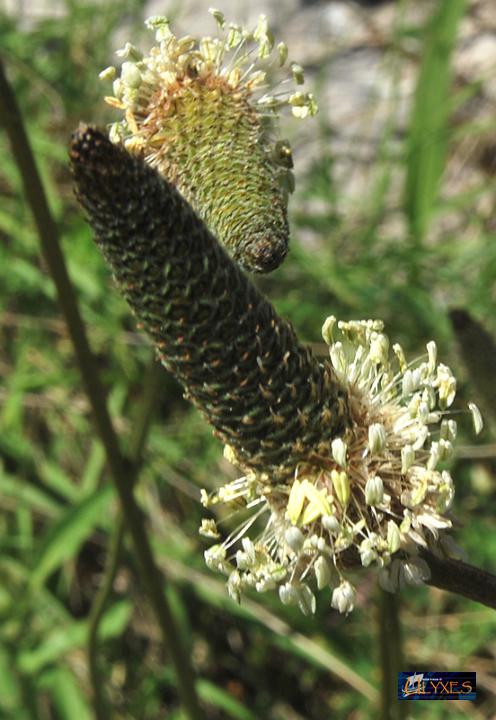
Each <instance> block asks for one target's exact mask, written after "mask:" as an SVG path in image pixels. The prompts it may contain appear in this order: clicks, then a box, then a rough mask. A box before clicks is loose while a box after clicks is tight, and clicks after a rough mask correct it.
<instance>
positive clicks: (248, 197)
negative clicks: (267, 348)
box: [101, 9, 317, 272]
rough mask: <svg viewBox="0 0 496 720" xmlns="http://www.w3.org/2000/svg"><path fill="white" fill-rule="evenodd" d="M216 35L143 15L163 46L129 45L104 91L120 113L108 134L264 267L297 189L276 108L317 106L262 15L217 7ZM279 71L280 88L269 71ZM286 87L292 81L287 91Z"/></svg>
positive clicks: (300, 112)
mask: <svg viewBox="0 0 496 720" xmlns="http://www.w3.org/2000/svg"><path fill="white" fill-rule="evenodd" d="M210 13H211V14H212V15H213V18H214V20H215V22H216V24H217V35H216V36H215V37H204V38H201V39H199V40H198V39H195V38H193V37H190V36H185V37H176V36H175V35H174V34H173V33H172V31H171V29H170V25H169V21H168V19H167V18H165V17H152V18H149V19H148V20H147V22H146V25H147V27H148V28H149V29H150V30H152V31H154V33H155V38H156V41H157V44H156V45H155V46H154V47H152V48H151V50H150V51H149V54H148V55H146V56H144V55H143V54H142V53H141V52H140V51H139V50H138V49H137V48H135V47H134V46H133V45H131V44H130V43H127V44H126V46H125V47H124V48H123V49H122V50H119V51H118V55H119V56H120V57H121V58H122V60H123V63H122V66H121V70H120V76H119V77H117V78H116V70H115V68H114V67H110V68H107V69H106V70H104V71H103V72H102V73H101V77H102V78H103V79H113V95H112V96H110V97H107V98H106V101H107V102H108V103H109V104H110V105H111V106H112V107H115V108H117V109H119V110H121V111H122V112H123V113H124V118H123V119H122V120H120V121H119V122H116V123H114V124H113V125H112V127H111V131H110V137H111V139H112V140H113V141H114V142H118V143H123V144H124V146H125V147H126V149H127V150H128V151H130V152H132V153H134V154H139V155H141V156H143V157H144V158H145V160H146V161H147V162H149V163H150V164H151V165H152V166H154V167H156V168H157V169H158V170H159V172H160V173H161V174H162V175H163V176H164V177H165V178H166V179H167V180H169V182H172V183H173V184H174V185H176V187H177V188H178V190H179V191H180V192H181V194H182V195H183V196H184V197H185V198H186V199H187V200H188V202H190V203H191V205H192V206H193V208H194V209H195V210H196V212H197V213H198V214H199V215H200V217H201V218H202V219H203V220H204V221H205V222H206V224H207V226H208V227H209V229H210V230H211V231H212V232H213V233H214V234H215V235H216V236H217V237H218V239H219V240H220V241H221V242H222V243H223V244H224V245H225V246H226V248H227V249H228V251H229V252H230V254H231V255H232V256H233V258H234V259H235V260H236V261H237V262H238V263H239V264H240V265H242V266H243V267H245V268H246V269H248V270H250V271H255V272H268V271H270V270H273V269H274V268H275V267H277V266H278V265H279V264H280V262H282V260H283V259H284V257H285V256H286V253H287V249H288V238H289V229H288V223H287V200H288V194H289V193H290V192H292V190H293V187H294V178H293V174H292V172H291V168H292V164H293V163H292V158H291V148H290V145H289V142H288V141H287V140H282V139H280V137H279V134H278V115H279V111H280V110H281V109H282V108H283V107H285V106H286V107H289V108H290V109H291V110H292V113H293V115H295V116H296V117H299V118H304V117H307V116H311V115H314V114H315V113H316V111H317V107H316V104H315V101H314V99H313V97H312V95H311V94H310V93H306V92H303V91H301V89H300V88H301V85H302V84H303V80H304V78H303V70H302V68H301V67H300V66H299V65H297V64H296V63H291V62H288V50H287V47H286V45H285V44H284V43H282V42H281V43H279V44H278V45H276V44H275V41H274V38H273V35H272V33H271V32H270V29H269V27H268V24H267V19H266V17H265V16H263V15H262V16H261V17H260V19H259V21H258V24H257V26H256V27H255V28H253V29H252V30H246V29H244V28H242V27H241V26H240V25H237V24H235V23H227V22H226V21H225V19H224V16H223V14H222V13H221V12H220V11H218V10H214V9H211V10H210ZM275 72H278V73H279V74H282V75H283V78H282V79H281V81H280V88H279V90H278V91H277V92H270V91H269V77H272V75H273V74H274V73H275ZM286 88H287V89H286Z"/></svg>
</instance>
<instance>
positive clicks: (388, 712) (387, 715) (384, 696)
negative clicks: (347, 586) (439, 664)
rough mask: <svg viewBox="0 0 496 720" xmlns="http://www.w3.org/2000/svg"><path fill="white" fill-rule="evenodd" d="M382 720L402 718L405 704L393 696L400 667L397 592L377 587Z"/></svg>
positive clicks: (401, 664)
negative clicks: (395, 593)
mask: <svg viewBox="0 0 496 720" xmlns="http://www.w3.org/2000/svg"><path fill="white" fill-rule="evenodd" d="M378 605H379V651H380V663H381V674H382V682H381V714H380V717H381V720H401V719H402V718H403V717H404V705H403V704H402V703H400V702H398V700H397V699H396V688H397V677H398V672H400V671H401V670H402V669H403V648H402V638H401V622H400V610H399V607H400V605H399V596H398V595H393V594H391V593H388V592H385V591H384V590H379V602H378Z"/></svg>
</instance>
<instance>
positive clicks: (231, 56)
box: [100, 8, 317, 153]
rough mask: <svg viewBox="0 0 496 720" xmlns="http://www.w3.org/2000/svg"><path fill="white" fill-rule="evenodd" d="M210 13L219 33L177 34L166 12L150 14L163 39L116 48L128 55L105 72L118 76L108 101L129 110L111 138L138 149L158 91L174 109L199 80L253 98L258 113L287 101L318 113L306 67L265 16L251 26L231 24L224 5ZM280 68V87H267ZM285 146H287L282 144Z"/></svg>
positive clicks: (297, 112)
mask: <svg viewBox="0 0 496 720" xmlns="http://www.w3.org/2000/svg"><path fill="white" fill-rule="evenodd" d="M209 12H210V13H211V15H213V17H214V19H215V21H216V23H217V28H218V37H204V38H201V39H200V40H198V39H196V38H194V37H191V36H189V35H186V36H184V37H176V36H175V35H174V34H173V33H172V31H171V29H170V22H169V20H168V18H167V17H162V16H156V17H151V18H149V19H148V20H147V21H146V26H147V27H148V28H149V29H150V30H153V31H154V32H155V38H156V41H157V43H158V44H157V45H156V46H154V47H152V48H151V50H150V52H149V54H148V55H147V56H144V55H143V53H142V52H141V51H140V50H139V49H138V48H136V47H135V46H134V45H132V44H131V43H126V45H125V47H124V48H123V49H122V50H118V51H117V55H118V56H119V57H120V58H121V59H122V60H123V63H122V67H121V72H120V76H119V77H117V70H116V68H115V67H114V66H110V67H108V68H106V69H105V70H103V71H102V72H101V73H100V77H101V78H102V79H103V80H112V81H113V95H112V96H110V97H107V98H105V99H106V101H107V103H108V104H110V105H112V106H113V107H116V108H118V109H119V110H123V111H124V112H125V120H123V121H121V122H117V123H114V124H113V125H112V126H111V131H110V137H111V140H113V141H115V142H117V141H123V142H124V143H126V145H127V146H128V147H129V149H131V150H137V149H139V142H140V136H139V133H140V129H141V123H142V122H146V120H147V116H148V115H149V112H150V103H151V102H152V103H153V97H154V96H156V94H157V90H158V89H159V90H160V93H161V95H162V97H164V96H169V99H170V111H171V112H173V105H174V97H175V96H177V94H178V93H179V92H182V91H184V90H185V89H186V88H188V89H190V90H191V91H193V92H194V90H195V86H198V85H199V84H200V83H202V84H204V85H207V86H208V87H209V88H211V89H214V88H218V89H219V92H221V91H222V90H228V91H229V92H230V93H231V94H235V95H238V97H239V98H245V99H247V100H250V102H251V104H252V105H253V107H254V108H255V109H256V111H257V113H258V114H260V115H268V116H269V117H270V118H272V119H273V118H274V117H275V116H276V114H277V111H279V110H280V109H281V108H283V107H284V106H289V107H290V108H291V110H292V113H293V115H294V116H295V117H298V118H305V117H307V116H311V115H315V113H316V112H317V104H316V102H315V100H314V97H313V95H312V94H311V93H308V92H303V91H302V90H301V86H302V85H303V83H304V74H303V68H302V67H301V66H300V65H298V64H297V63H294V62H289V61H288V48H287V46H286V44H285V43H284V42H280V43H278V44H277V45H276V44H275V41H274V37H273V35H272V33H271V31H270V29H269V26H268V22H267V18H266V17H265V15H261V16H260V18H259V21H258V23H257V26H256V27H255V28H253V29H252V30H246V29H245V28H243V27H241V25H238V24H236V23H227V22H226V20H225V18H224V15H223V13H222V12H220V10H216V9H214V8H211V9H210V11H209ZM276 68H279V69H284V68H286V72H285V75H284V77H283V78H282V79H281V80H279V82H278V85H279V86H280V87H279V89H278V92H275V93H274V92H266V91H268V90H269V88H270V85H269V77H268V75H269V73H271V72H272V71H273V70H274V69H276ZM270 80H271V82H272V78H270ZM286 88H287V89H286ZM161 110H162V112H163V111H164V103H163V102H161ZM281 151H282V152H283V153H284V152H287V149H285V147H282V150H281Z"/></svg>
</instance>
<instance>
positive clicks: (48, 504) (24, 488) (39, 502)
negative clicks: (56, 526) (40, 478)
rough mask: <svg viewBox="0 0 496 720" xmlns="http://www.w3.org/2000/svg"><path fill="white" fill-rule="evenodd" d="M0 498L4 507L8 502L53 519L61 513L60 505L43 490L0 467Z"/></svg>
mask: <svg viewBox="0 0 496 720" xmlns="http://www.w3.org/2000/svg"><path fill="white" fill-rule="evenodd" d="M0 496H1V497H2V499H3V500H2V501H3V503H4V505H5V504H6V502H5V501H6V500H7V499H8V500H12V501H13V504H19V506H20V507H27V508H31V509H33V510H37V511H39V512H41V513H43V514H44V515H47V516H49V517H52V516H54V515H56V514H58V512H59V511H60V505H59V504H58V503H57V502H56V501H55V500H54V499H53V497H52V496H51V495H49V494H48V493H45V492H44V491H43V489H42V488H38V487H36V486H35V485H31V484H30V483H29V482H27V481H26V480H25V479H24V478H22V477H16V476H13V475H11V474H9V473H7V472H6V471H5V470H3V469H2V467H1V465H0Z"/></svg>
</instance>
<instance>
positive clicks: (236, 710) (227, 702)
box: [196, 679, 258, 720]
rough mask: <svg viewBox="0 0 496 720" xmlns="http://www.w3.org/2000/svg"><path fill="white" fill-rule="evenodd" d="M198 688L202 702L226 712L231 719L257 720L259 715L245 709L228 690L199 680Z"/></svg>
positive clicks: (207, 681)
mask: <svg viewBox="0 0 496 720" xmlns="http://www.w3.org/2000/svg"><path fill="white" fill-rule="evenodd" d="M196 688H197V690H198V695H199V696H200V698H201V699H202V700H204V701H205V702H208V703H210V705H214V707H217V708H219V709H220V710H224V712H226V713H227V714H228V715H229V716H230V717H232V718H236V720H257V717H258V716H257V715H254V714H253V713H252V712H250V711H249V710H248V709H247V708H245V706H244V705H242V703H240V702H239V700H236V698H235V697H233V696H232V695H231V694H230V693H228V692H226V690H223V689H222V688H220V687H219V686H218V685H214V684H213V683H211V682H210V681H209V680H204V679H202V680H198V681H197V683H196Z"/></svg>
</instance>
